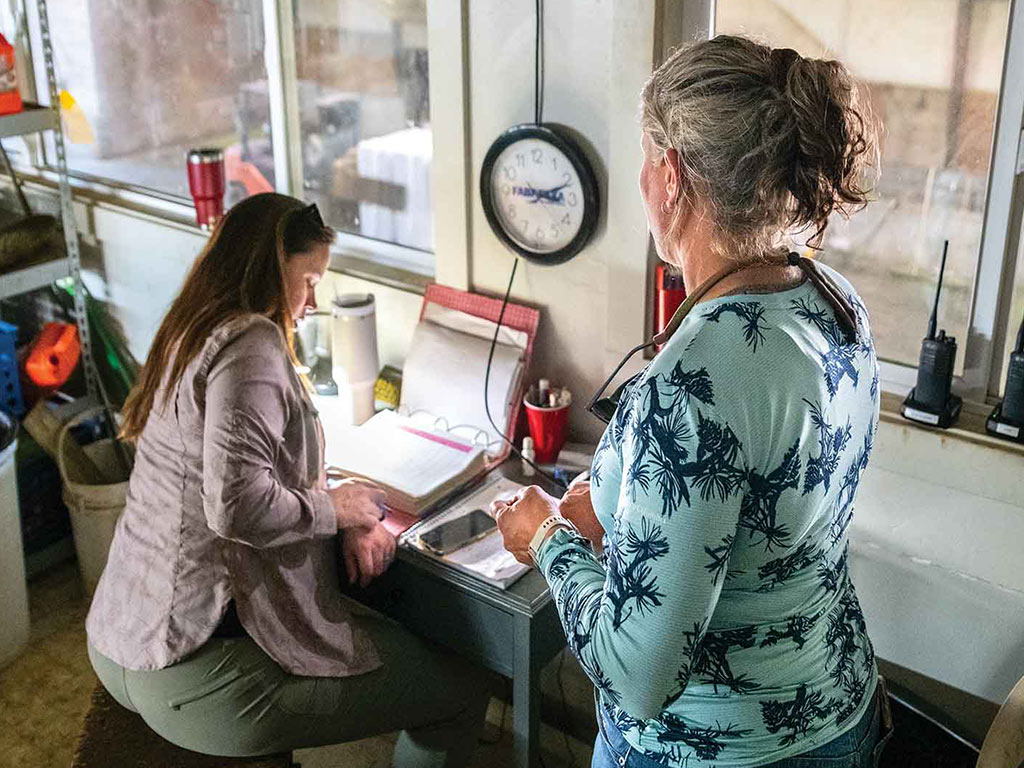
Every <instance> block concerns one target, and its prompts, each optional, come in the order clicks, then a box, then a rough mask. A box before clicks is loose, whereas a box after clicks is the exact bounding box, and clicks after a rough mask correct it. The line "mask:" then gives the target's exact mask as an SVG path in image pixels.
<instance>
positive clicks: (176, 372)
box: [121, 193, 334, 440]
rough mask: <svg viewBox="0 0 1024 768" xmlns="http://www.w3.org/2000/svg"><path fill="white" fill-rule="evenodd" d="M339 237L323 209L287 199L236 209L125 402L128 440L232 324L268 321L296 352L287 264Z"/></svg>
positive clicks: (201, 260) (202, 257)
mask: <svg viewBox="0 0 1024 768" xmlns="http://www.w3.org/2000/svg"><path fill="white" fill-rule="evenodd" d="M333 238H334V232H333V230H331V229H330V228H329V227H325V226H324V225H323V222H322V221H321V220H320V216H319V214H318V213H316V211H315V210H311V209H309V208H307V207H306V206H305V204H304V203H303V202H302V201H301V200H296V199H295V198H293V197H288V196H287V195H278V194H275V193H267V194H261V195H254V196H253V197H250V198H247V199H246V200H243V201H242V202H240V203H238V204H237V205H235V206H234V207H233V208H232V209H231V210H230V211H228V213H227V215H225V216H224V218H223V219H221V221H220V223H219V224H218V225H217V227H216V229H214V231H213V234H212V236H211V237H210V241H209V242H208V243H207V244H206V247H205V248H203V250H202V252H201V253H200V254H199V256H198V257H197V258H196V261H195V263H194V264H193V265H192V269H191V270H189V273H188V277H186V278H185V284H184V285H183V286H182V289H181V292H180V293H179V294H178V297H177V298H176V299H175V300H174V303H172V304H171V308H170V309H169V310H168V312H167V315H166V317H164V320H163V322H162V323H161V324H160V330H158V331H157V333H156V336H155V338H154V339H153V345H152V346H151V347H150V350H149V355H148V356H147V357H146V363H145V365H144V366H143V367H142V371H141V372H140V374H139V380H138V382H137V383H136V385H135V387H134V389H132V392H131V394H129V395H128V399H127V400H126V402H125V405H124V409H123V417H124V418H123V423H122V429H121V434H122V437H124V438H125V439H127V440H135V439H137V438H138V436H139V435H140V434H141V433H142V428H143V427H144V426H145V425H146V420H147V419H148V418H149V413H150V411H151V410H152V409H153V408H154V407H163V406H164V405H165V402H164V400H165V398H166V396H167V393H169V392H172V391H174V388H175V387H176V386H177V384H178V382H179V381H181V377H182V375H183V374H184V372H185V368H186V367H187V366H188V364H189V363H190V362H192V360H193V359H194V358H195V357H196V355H198V354H199V353H200V351H201V350H202V348H203V345H204V344H205V343H206V340H207V338H209V336H210V334H211V333H213V331H214V330H215V329H216V328H217V327H218V326H220V325H221V324H223V323H224V322H226V321H228V320H231V319H233V318H235V317H239V316H241V315H245V314H250V313H255V314H260V315H265V316H266V317H268V318H270V319H271V320H273V321H274V322H276V323H277V324H278V325H279V326H280V328H281V331H282V332H283V333H284V335H285V338H286V339H287V340H288V347H289V349H291V345H292V330H293V325H294V323H293V321H292V318H291V316H290V312H289V308H288V299H287V296H286V291H285V283H284V264H285V261H286V260H287V258H288V256H290V255H291V254H294V253H299V252H302V251H306V250H308V249H309V248H310V247H312V246H313V245H314V244H316V243H330V242H331V241H332V240H333ZM293 356H294V353H293ZM168 368H169V369H170V376H169V378H167V379H166V382H165V378H164V377H165V374H166V373H167V371H168ZM161 385H163V387H164V388H163V391H162V392H161ZM158 396H159V399H158Z"/></svg>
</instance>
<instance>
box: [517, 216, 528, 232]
mask: <svg viewBox="0 0 1024 768" xmlns="http://www.w3.org/2000/svg"><path fill="white" fill-rule="evenodd" d="M519 227H520V229H522V230H523V233H524V234H525V233H527V232H529V231H530V222H528V221H527V220H526V219H523V220H522V221H521V222H519Z"/></svg>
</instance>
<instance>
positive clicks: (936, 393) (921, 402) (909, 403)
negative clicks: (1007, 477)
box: [900, 240, 963, 429]
mask: <svg viewBox="0 0 1024 768" xmlns="http://www.w3.org/2000/svg"><path fill="white" fill-rule="evenodd" d="M948 251H949V240H946V242H945V244H944V245H943V246H942V265H941V266H940V267H939V282H938V285H936V287H935V304H934V305H933V306H932V315H931V318H930V319H929V320H928V335H926V336H925V337H924V341H922V342H921V358H920V360H919V362H918V365H917V386H915V387H914V388H913V389H912V390H910V394H909V395H907V399H906V400H904V401H903V407H902V408H901V409H900V412H901V413H902V414H903V417H904V418H907V419H910V420H911V421H916V422H919V423H921V424H928V425H929V426H933V427H942V428H943V429H945V428H946V427H949V426H951V425H952V424H953V422H955V421H956V419H957V417H958V416H959V415H960V408H961V407H962V406H963V400H962V399H961V398H960V396H959V395H954V394H953V392H952V386H953V367H954V364H955V363H956V339H955V338H954V337H952V336H947V335H946V331H945V329H943V330H940V331H939V332H938V335H936V333H935V329H936V326H937V325H938V319H939V295H940V294H941V293H942V277H943V275H944V274H945V272H946V254H947V252H948Z"/></svg>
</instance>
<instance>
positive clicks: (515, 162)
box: [490, 138, 585, 253]
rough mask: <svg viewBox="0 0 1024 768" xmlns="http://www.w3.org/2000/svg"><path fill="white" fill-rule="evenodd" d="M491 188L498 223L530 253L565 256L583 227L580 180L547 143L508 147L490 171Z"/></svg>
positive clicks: (566, 160) (517, 143)
mask: <svg viewBox="0 0 1024 768" xmlns="http://www.w3.org/2000/svg"><path fill="white" fill-rule="evenodd" d="M490 186H491V200H492V204H493V206H494V213H495V215H496V216H497V219H498V223H499V224H500V225H501V228H502V229H504V230H505V233H506V234H507V235H508V236H509V237H510V238H511V239H512V240H513V241H515V242H516V243H517V244H518V245H520V246H521V247H523V248H525V249H527V250H528V251H532V252H534V253H554V252H556V251H560V250H562V249H563V248H565V247H566V246H568V245H569V244H570V243H571V242H572V241H573V238H575V237H576V235H577V233H578V232H579V231H580V228H581V227H582V226H583V221H584V208H585V205H584V194H583V190H582V188H581V185H580V177H579V174H578V173H577V172H576V168H575V167H574V166H573V164H572V163H571V162H570V161H569V158H568V157H567V156H566V155H565V153H564V152H562V151H561V150H560V149H558V147H556V146H554V145H553V144H552V143H550V142H548V141H545V140H543V139H539V138H522V139H519V140H518V141H514V142H512V143H511V144H509V145H508V146H507V147H505V148H504V149H503V150H502V151H501V153H500V154H499V155H498V156H497V158H496V159H495V161H494V164H493V166H492V167H491V178H490Z"/></svg>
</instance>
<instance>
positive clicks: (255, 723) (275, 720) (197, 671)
mask: <svg viewBox="0 0 1024 768" xmlns="http://www.w3.org/2000/svg"><path fill="white" fill-rule="evenodd" d="M355 622H356V623H357V625H358V626H359V627H361V628H362V629H363V630H364V631H365V632H366V633H367V634H369V635H370V637H371V638H372V639H373V642H374V644H375V645H376V647H377V651H378V653H379V654H380V656H381V659H382V661H383V662H384V666H383V667H382V668H380V669H377V670H374V671H373V672H369V673H366V674H363V675H356V676H354V677H343V678H323V677H320V678H317V677H298V676H295V675H290V674H288V673H287V672H285V671H284V670H282V669H281V667H279V666H278V665H277V663H276V662H274V660H273V659H271V658H270V657H269V656H267V654H266V653H264V652H263V651H262V650H261V649H260V647H259V646H257V645H256V643H255V642H253V640H252V639H251V638H249V637H241V638H237V639H235V638H232V639H211V640H210V641H208V642H207V643H206V644H205V645H204V646H202V647H201V648H200V649H199V650H198V651H196V652H195V653H193V654H191V655H190V656H188V657H187V658H186V659H184V660H183V661H180V662H178V663H177V664H174V665H172V666H170V667H167V668H165V669H160V670H156V671H152V672H135V671H132V670H130V669H125V668H124V667H122V666H120V665H119V664H117V663H115V662H113V661H111V660H110V659H108V658H106V657H105V656H103V655H102V654H100V653H99V652H98V651H96V649H94V648H93V647H92V645H91V644H90V645H89V659H90V660H91V661H92V665H93V669H95V671H96V674H97V676H98V677H99V678H100V681H101V682H102V683H103V686H104V687H105V688H106V689H107V691H109V692H110V695H111V696H113V697H114V698H115V699H116V700H117V701H118V703H120V704H121V705H122V706H124V707H126V708H128V709H130V710H132V711H134V712H138V713H139V714H140V715H142V718H143V720H145V721H146V723H147V724H148V725H149V726H150V728H152V729H153V730H154V731H156V732H157V733H158V734H160V735H161V736H163V737H164V738H165V739H167V740H168V741H170V742H172V743H174V744H177V745H178V746H180V747H184V748H185V749H190V750H193V751H195V752H203V753H205V754H210V755H218V756H225V757H227V756H232V757H235V756H237V757H242V756H250V755H268V754H274V753H277V752H287V751H290V750H294V749H301V748H304V747H318V746H323V745H326V744H338V743H341V742H345V741H352V740H355V739H361V738H364V737H367V736H372V735H374V734H380V733H388V732H391V731H397V730H402V734H401V736H400V737H399V739H398V743H397V745H396V746H395V752H394V757H393V758H392V765H393V766H396V767H400V768H427V767H428V766H433V767H436V768H442V767H444V768H458V766H464V765H466V764H467V763H468V761H469V758H470V756H471V755H472V752H473V749H474V747H475V746H476V742H477V737H478V734H479V731H480V729H481V727H482V726H483V721H484V714H485V712H486V707H487V701H488V699H489V694H488V691H489V687H490V686H489V685H488V679H487V677H486V675H485V673H483V672H482V671H480V670H478V669H474V668H472V667H468V666H467V665H466V664H465V663H462V662H460V661H458V660H457V659H455V658H453V657H452V656H449V655H447V654H445V653H443V652H442V651H440V650H439V649H436V648H433V647H431V646H428V645H427V644H425V643H424V642H423V641H421V640H419V639H418V638H416V637H415V636H413V635H411V634H410V633H409V632H407V631H406V630H404V629H403V628H402V627H400V626H399V625H397V624H395V623H393V622H391V621H388V620H387V619H384V618H382V617H379V616H376V615H373V614H366V615H358V616H356V618H355Z"/></svg>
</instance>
